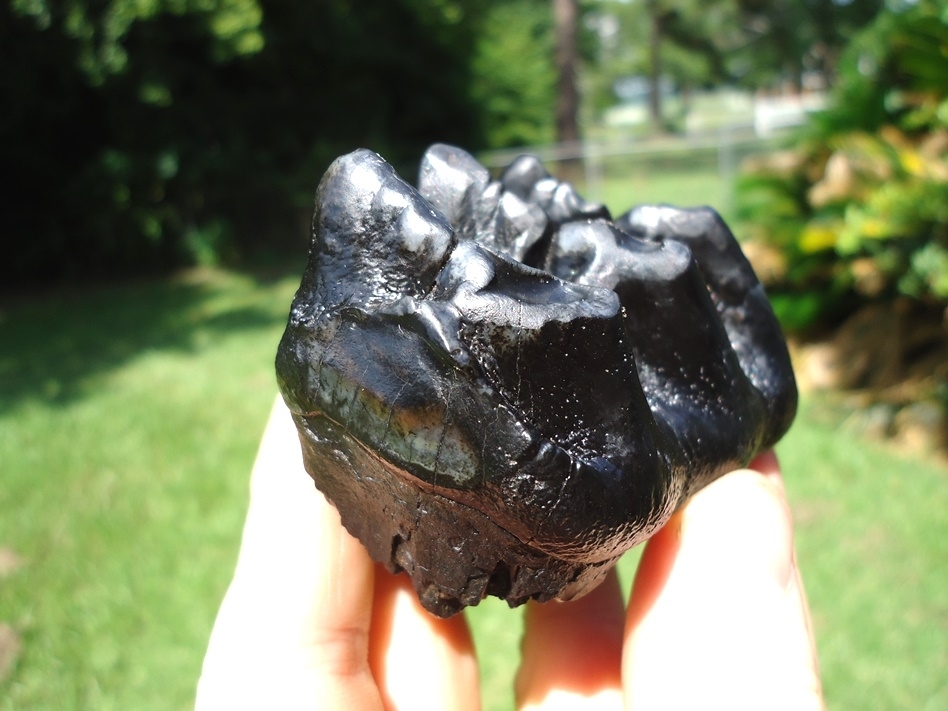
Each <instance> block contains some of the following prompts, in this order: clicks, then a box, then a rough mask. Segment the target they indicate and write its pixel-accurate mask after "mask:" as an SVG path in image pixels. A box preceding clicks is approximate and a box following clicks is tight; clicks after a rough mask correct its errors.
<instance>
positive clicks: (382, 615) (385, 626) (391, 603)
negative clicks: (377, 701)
mask: <svg viewBox="0 0 948 711" xmlns="http://www.w3.org/2000/svg"><path fill="white" fill-rule="evenodd" d="M370 663H371V666H372V671H373V673H374V675H375V678H376V680H377V681H378V685H379V688H380V689H381V693H382V698H383V700H384V702H385V707H386V708H387V709H405V710H409V709H437V710H438V711H442V710H443V711H468V710H470V711H474V710H475V709H479V708H480V690H479V687H478V676H477V661H476V658H475V655H474V646H473V643H472V641H471V635H470V631H469V630H468V627H467V623H466V621H465V619H464V616H463V615H455V616H454V617H451V618H449V619H446V620H442V619H439V618H437V617H434V616H433V615H431V614H430V613H428V612H427V611H426V610H425V609H424V608H423V607H422V606H421V603H420V602H419V601H418V596H417V595H416V594H415V591H414V589H413V588H412V586H411V580H410V579H409V578H408V577H407V576H405V575H391V574H390V573H389V572H388V571H386V570H385V569H384V568H383V567H382V566H377V568H376V576H375V600H374V606H373V611H372V635H371V642H370Z"/></svg>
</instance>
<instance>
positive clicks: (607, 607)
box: [516, 571, 625, 710]
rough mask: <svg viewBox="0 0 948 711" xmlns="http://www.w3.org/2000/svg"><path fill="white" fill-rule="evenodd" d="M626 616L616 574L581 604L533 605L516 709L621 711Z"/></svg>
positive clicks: (613, 572) (553, 603)
mask: <svg viewBox="0 0 948 711" xmlns="http://www.w3.org/2000/svg"><path fill="white" fill-rule="evenodd" d="M624 616H625V610H624V605H623V603H622V594H621V592H620V590H619V580H618V577H617V576H616V574H615V571H612V572H611V573H609V575H608V576H607V577H606V579H605V581H604V582H603V583H602V585H600V586H599V587H598V588H596V589H595V590H593V591H592V592H591V593H589V594H588V595H585V596H584V597H581V598H580V599H578V600H573V601H571V602H547V603H543V604H540V603H534V602H531V603H529V604H528V605H527V612H526V621H525V627H524V637H523V644H522V648H523V660H522V662H521V665H520V669H519V671H518V673H517V681H516V696H517V707H518V708H520V709H549V710H552V709H611V708H619V707H620V706H621V702H622V667H621V659H622V628H623V619H624Z"/></svg>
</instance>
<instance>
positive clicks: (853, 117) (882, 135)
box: [737, 0, 948, 320]
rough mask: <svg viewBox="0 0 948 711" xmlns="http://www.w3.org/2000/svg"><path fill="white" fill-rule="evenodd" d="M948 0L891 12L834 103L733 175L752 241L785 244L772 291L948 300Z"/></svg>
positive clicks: (853, 61)
mask: <svg viewBox="0 0 948 711" xmlns="http://www.w3.org/2000/svg"><path fill="white" fill-rule="evenodd" d="M946 57H948V6H945V4H944V3H942V2H935V1H934V0H928V1H926V0H920V1H919V2H918V3H916V4H913V5H910V6H906V7H903V8H901V9H896V10H887V11H885V12H883V13H882V14H880V15H879V17H878V19H877V20H876V21H875V22H874V23H873V24H872V25H871V26H870V27H868V28H867V29H866V30H865V31H864V32H862V33H861V34H860V35H859V36H858V37H857V38H856V39H855V40H854V41H853V44H852V46H851V47H850V48H849V50H848V51H847V53H846V55H845V56H844V58H843V59H842V61H841V64H840V71H841V75H840V84H839V86H838V89H837V92H836V94H835V97H834V101H833V105H832V108H830V109H829V110H828V111H826V112H825V113H823V114H820V115H818V116H816V117H815V118H814V120H813V121H812V122H811V125H810V126H808V127H807V128H806V129H805V131H804V132H803V134H802V135H800V136H799V137H798V140H797V145H796V146H795V147H794V148H792V149H790V150H788V151H786V152H783V153H781V154H779V155H775V156H772V157H771V158H770V159H769V160H767V161H764V162H762V163H758V164H757V165H756V166H754V167H752V168H751V169H750V170H748V171H747V172H746V173H745V174H744V175H743V176H742V177H741V179H740V180H739V185H738V192H737V195H738V216H739V218H740V219H742V220H743V221H744V222H745V227H746V229H745V233H746V234H748V236H749V237H750V238H751V239H754V240H757V241H762V242H766V243H769V244H771V245H774V246H776V247H779V248H780V249H782V250H783V251H784V253H785V255H786V258H787V270H786V274H785V275H784V278H783V280H782V283H777V284H774V285H772V286H771V290H772V291H778V290H784V291H787V292H791V293H795V294H798V295H799V294H810V295H811V296H812V295H813V294H820V295H822V305H821V308H819V309H815V310H810V311H809V315H810V318H812V319H816V320H819V319H826V318H830V317H832V316H833V312H834V310H838V309H839V308H840V307H845V306H851V305H855V304H858V303H859V302H860V301H861V300H866V299H874V298H891V297H894V296H896V295H899V294H901V295H907V296H910V297H912V298H915V299H920V300H925V301H935V302H946V301H948V59H946Z"/></svg>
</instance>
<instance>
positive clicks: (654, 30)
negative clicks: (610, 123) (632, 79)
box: [648, 0, 665, 133]
mask: <svg viewBox="0 0 948 711" xmlns="http://www.w3.org/2000/svg"><path fill="white" fill-rule="evenodd" d="M648 16H649V23H650V25H651V27H650V28H649V29H650V31H649V36H648V60H649V61H648V65H649V72H648V116H649V123H651V124H652V130H653V131H654V132H655V133H661V132H662V131H664V130H665V125H664V122H663V120H662V10H661V8H660V7H658V3H657V2H655V1H654V0H651V1H650V2H649V3H648Z"/></svg>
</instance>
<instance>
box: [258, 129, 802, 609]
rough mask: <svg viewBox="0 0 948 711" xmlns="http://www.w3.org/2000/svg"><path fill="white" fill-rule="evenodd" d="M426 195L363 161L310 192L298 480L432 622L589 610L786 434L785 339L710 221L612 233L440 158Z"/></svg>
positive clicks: (548, 184)
mask: <svg viewBox="0 0 948 711" xmlns="http://www.w3.org/2000/svg"><path fill="white" fill-rule="evenodd" d="M419 183H420V192H419V191H416V190H415V189H414V188H412V187H411V186H409V185H408V184H407V183H405V182H404V181H402V180H401V179H400V178H399V177H398V176H397V175H396V174H395V173H394V171H393V170H392V169H391V167H390V166H388V164H386V163H385V162H384V161H383V160H382V159H381V158H380V157H379V156H377V155H376V154H374V153H371V152H369V151H364V150H363V151H357V152H355V153H352V154H350V155H348V156H344V157H342V158H340V159H339V160H337V161H336V162H335V163H334V164H333V166H332V167H330V169H329V171H327V173H326V175H325V176H324V178H323V180H322V182H321V183H320V187H319V190H318V192H317V201H316V212H315V216H314V220H313V244H312V248H311V251H310V259H309V263H308V265H307V268H306V271H305V273H304V276H303V281H302V284H301V286H300V289H299V291H298V293H297V296H296V299H295V300H294V303H293V307H292V310H291V313H290V320H289V323H288V325H287V329H286V332H285V334H284V337H283V340H282V342H281V344H280V348H279V351H278V354H277V375H278V380H279V383H280V387H281V391H282V392H283V395H284V399H285V400H286V402H287V404H288V405H289V407H290V409H291V410H292V412H293V413H294V418H295V421H296V423H297V426H298V428H299V431H300V441H301V443H302V447H303V452H304V461H305V463H306V467H307V470H308V471H309V473H310V474H311V475H312V476H313V478H314V480H315V481H316V484H317V486H318V487H319V488H320V490H322V491H323V492H324V493H325V494H326V496H327V498H329V500H330V501H332V502H333V503H334V504H335V505H336V506H337V507H338V509H339V511H340V514H341V517H342V521H343V524H344V525H345V526H346V527H347V528H348V529H349V530H350V531H351V532H352V533H353V534H354V535H356V536H357V537H358V538H359V539H360V540H361V541H362V542H363V543H364V544H365V545H366V547H367V548H368V550H369V552H370V553H371V555H372V556H373V557H374V558H375V559H376V560H379V561H381V562H383V563H385V564H386V565H387V566H388V567H389V569H390V570H393V571H397V570H404V571H405V572H406V573H407V574H409V575H410V576H411V577H412V580H413V583H414V586H415V589H416V590H417V591H418V594H419V598H420V599H421V601H422V604H423V605H424V606H425V607H426V608H427V609H428V610H430V611H431V612H432V613H434V614H436V615H440V616H448V615H451V614H454V613H456V612H458V611H459V610H461V609H463V607H465V606H466V605H471V604H476V603H477V601H478V600H480V599H481V597H482V596H483V595H485V594H491V595H497V596H500V597H503V598H504V599H506V600H507V601H508V602H509V603H510V604H511V605H516V604H520V603H522V602H524V601H526V600H527V599H530V598H535V599H538V600H549V599H552V598H559V599H570V598H572V597H576V596H579V595H582V594H584V593H585V592H588V591H589V590H590V589H592V588H593V587H594V586H595V585H597V584H598V583H599V581H601V580H602V578H603V577H604V576H605V574H606V573H607V572H608V570H609V569H610V568H611V567H612V565H613V564H614V563H615V561H616V560H617V559H618V557H619V556H620V555H621V554H622V553H623V552H625V551H626V550H628V549H629V548H631V547H632V546H634V545H635V544H636V543H638V542H641V541H642V540H645V539H646V538H648V537H649V536H650V535H651V534H652V533H653V532H654V531H656V530H657V529H658V528H659V527H660V526H662V525H663V524H664V523H665V521H667V520H668V518H669V517H670V516H671V514H672V513H673V512H674V510H675V509H676V508H677V507H678V506H679V505H680V504H681V503H682V501H683V500H684V499H685V498H686V497H687V496H688V495H690V494H691V493H693V492H694V491H696V490H697V489H699V488H700V487H702V486H704V485H705V484H707V483H708V482H710V481H712V480H713V479H714V478H716V477H718V476H720V475H721V474H723V473H724V472H725V471H727V470H728V469H730V468H733V467H735V466H739V465H743V464H746V463H747V462H748V461H749V460H750V459H751V457H753V455H754V454H755V453H756V452H757V451H759V450H760V449H761V448H763V447H767V446H770V445H771V444H772V443H773V442H775V441H776V440H777V439H778V438H779V437H780V436H781V435H782V434H783V432H785V431H786V428H787V427H788V426H789V424H790V421H791V420H792V418H793V413H794V410H795V405H796V390H795V385H794V382H793V373H792V371H791V370H790V366H789V358H788V356H787V353H786V347H785V344H784V343H783V339H782V337H781V336H780V332H779V328H778V326H777V324H776V320H775V319H774V317H773V313H772V311H771V310H770V307H769V305H768V304H767V301H766V298H765V297H764V295H763V291H762V289H761V288H760V285H759V283H758V282H757V279H756V278H755V277H754V274H753V271H752V270H751V269H750V267H749V265H748V264H747V262H746V260H745V259H744V257H743V255H742V254H741V252H740V248H739V246H738V245H737V243H736V241H735V240H734V238H733V236H732V235H731V233H730V232H729V231H728V230H727V227H726V226H724V223H723V222H721V220H720V218H718V217H717V215H716V214H715V213H713V211H707V210H703V211H702V210H699V211H686V210H677V209H675V208H670V207H656V208H642V209H639V210H636V211H633V212H631V213H628V214H626V215H624V216H623V217H622V218H620V219H619V220H617V221H616V224H615V225H614V224H613V223H612V222H610V221H609V215H608V212H607V211H606V210H605V208H603V207H602V206H597V205H592V204H590V203H586V202H585V201H583V200H582V198H580V197H579V196H578V194H577V193H576V192H575V190H574V189H573V188H572V186H570V185H568V184H566V183H560V182H558V181H556V180H555V179H553V178H552V177H550V175H549V174H548V173H547V172H546V171H545V170H544V169H543V167H542V165H541V164H540V163H539V161H537V160H536V159H535V158H530V157H521V158H519V159H517V160H516V161H515V162H514V163H513V164H512V165H511V166H510V167H509V168H508V169H507V170H506V171H505V172H504V174H503V175H502V177H501V178H500V180H499V181H492V180H490V176H489V174H488V172H487V170H486V169H485V168H483V166H481V165H479V164H478V163H477V162H476V161H475V160H474V159H473V158H472V157H471V156H470V155H469V154H467V153H465V152H464V151H462V150H460V149H458V148H454V147H451V146H445V145H436V146H433V147H432V148H431V149H430V150H429V152H428V153H427V154H426V156H425V158H424V160H423V161H422V167H421V173H420V179H419ZM524 262H525V263H526V264H525V263H524ZM527 264H533V265H536V266H542V267H544V268H545V271H541V270H538V269H535V268H533V267H531V266H527Z"/></svg>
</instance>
